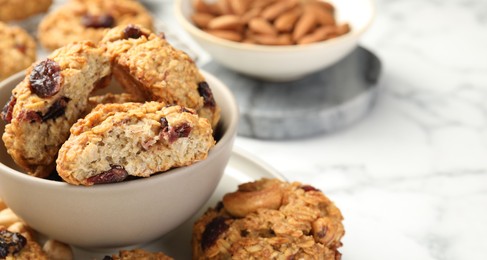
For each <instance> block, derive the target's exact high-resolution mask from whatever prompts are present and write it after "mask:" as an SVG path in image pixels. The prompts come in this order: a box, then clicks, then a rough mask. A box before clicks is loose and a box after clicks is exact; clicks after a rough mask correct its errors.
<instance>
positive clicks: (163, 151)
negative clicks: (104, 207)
mask: <svg viewBox="0 0 487 260" xmlns="http://www.w3.org/2000/svg"><path fill="white" fill-rule="evenodd" d="M214 144H215V140H214V139H213V130H212V128H211V125H210V124H209V122H208V120H207V119H206V118H200V117H199V116H198V115H197V114H196V113H195V112H194V111H193V110H191V109H187V108H183V107H180V106H166V105H165V104H164V103H160V102H146V103H123V104H101V105H98V106H97V107H95V108H94V109H93V110H92V111H91V113H89V114H88V115H86V116H85V117H84V118H83V119H80V120H79V121H78V122H76V124H74V125H73V127H72V128H71V136H70V137H69V139H68V140H67V141H66V142H65V143H64V144H63V145H62V147H61V149H60V150H59V155H58V158H57V161H56V163H57V167H56V169H57V172H58V173H59V176H61V177H62V178H63V179H64V181H66V182H68V183H71V184H75V185H94V184H105V183H114V182H121V181H124V180H126V179H127V178H133V177H149V176H151V175H153V174H155V173H160V172H164V171H167V170H169V169H171V168H175V167H181V166H187V165H190V164H193V163H195V162H198V161H200V160H204V159H205V158H206V157H207V156H208V152H209V150H210V149H211V148H212V147H213V146H214Z"/></svg>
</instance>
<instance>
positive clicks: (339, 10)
mask: <svg viewBox="0 0 487 260" xmlns="http://www.w3.org/2000/svg"><path fill="white" fill-rule="evenodd" d="M174 2H175V4H174V13H175V15H176V18H177V20H178V22H179V23H180V24H181V25H182V27H183V28H184V29H185V30H186V31H187V32H188V33H189V34H190V35H191V36H192V37H193V39H195V41H196V42H197V43H198V44H199V45H201V47H202V48H203V49H204V50H205V51H207V52H208V53H209V54H210V55H211V57H212V58H214V59H215V60H216V61H218V62H219V63H221V64H223V65H224V66H226V67H228V68H230V69H232V70H235V71H237V72H240V73H242V74H246V75H249V76H253V77H256V78H261V79H265V80H271V81H288V80H293V79H298V78H300V77H303V76H305V75H307V74H310V73H313V72H316V71H318V70H321V69H324V68H326V67H328V66H330V65H333V64H334V63H336V62H338V61H339V60H340V59H342V58H344V57H345V56H346V55H347V54H349V53H350V52H351V51H352V50H354V49H355V48H356V46H357V44H358V41H359V39H360V37H361V35H362V34H363V33H364V32H365V31H366V30H367V29H368V28H369V27H370V25H371V23H372V20H373V18H374V14H375V10H374V2H373V0H331V1H329V2H330V3H332V4H333V5H334V6H335V10H336V18H337V21H338V23H343V22H348V23H349V25H350V27H351V31H350V32H349V33H347V34H345V35H342V36H339V37H337V38H333V39H330V40H326V41H323V42H318V43H311V44H305V45H291V46H265V45H257V44H247V43H239V42H233V41H229V40H225V39H222V38H218V37H216V36H213V35H211V34H208V33H206V32H204V31H202V30H201V29H199V28H198V27H196V26H195V25H194V24H193V23H192V21H191V19H190V16H191V14H193V6H192V2H193V1H192V0H175V1H174Z"/></svg>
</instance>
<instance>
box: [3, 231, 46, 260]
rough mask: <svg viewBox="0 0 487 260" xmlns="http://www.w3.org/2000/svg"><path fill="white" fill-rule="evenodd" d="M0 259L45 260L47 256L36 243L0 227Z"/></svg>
mask: <svg viewBox="0 0 487 260" xmlns="http://www.w3.org/2000/svg"><path fill="white" fill-rule="evenodd" d="M0 259H25V260H29V259H30V260H47V255H46V253H45V252H44V251H42V249H41V246H40V245H39V244H37V242H35V241H33V240H29V239H27V238H25V237H24V236H22V235H21V234H19V233H16V232H10V231H8V230H7V229H5V227H0Z"/></svg>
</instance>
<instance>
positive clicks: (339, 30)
mask: <svg viewBox="0 0 487 260" xmlns="http://www.w3.org/2000/svg"><path fill="white" fill-rule="evenodd" d="M335 32H336V34H338V35H344V34H346V33H348V32H350V25H349V24H348V23H344V24H341V25H338V26H336V28H335Z"/></svg>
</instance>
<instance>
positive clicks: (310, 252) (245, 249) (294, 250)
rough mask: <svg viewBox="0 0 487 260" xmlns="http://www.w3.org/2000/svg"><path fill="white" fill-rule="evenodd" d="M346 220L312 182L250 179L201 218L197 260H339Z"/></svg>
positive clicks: (195, 251) (195, 244) (197, 229)
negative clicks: (304, 183)
mask: <svg viewBox="0 0 487 260" xmlns="http://www.w3.org/2000/svg"><path fill="white" fill-rule="evenodd" d="M342 220H343V217H342V214H341V213H340V210H339V209H338V208H337V207H336V206H335V205H334V204H333V202H331V201H330V200H329V199H328V198H327V197H326V196H325V195H324V194H323V193H322V192H321V191H319V190H317V189H315V188H313V187H312V186H309V185H302V184H301V183H298V182H293V183H287V182H282V181H279V180H276V179H261V180H259V181H255V182H249V183H245V184H242V185H239V187H238V190H237V191H236V192H233V193H228V194H226V195H225V196H224V197H223V201H222V202H221V203H219V205H217V207H215V208H210V209H208V211H207V212H206V213H205V214H204V215H203V216H202V217H201V218H200V219H199V220H197V221H196V222H195V224H194V227H193V238H192V248H193V259H230V258H232V259H325V260H337V259H340V258H341V254H340V252H338V250H337V249H338V248H339V247H340V246H341V245H342V243H341V242H340V240H341V238H342V237H343V235H344V233H345V231H344V228H343V225H342Z"/></svg>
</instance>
